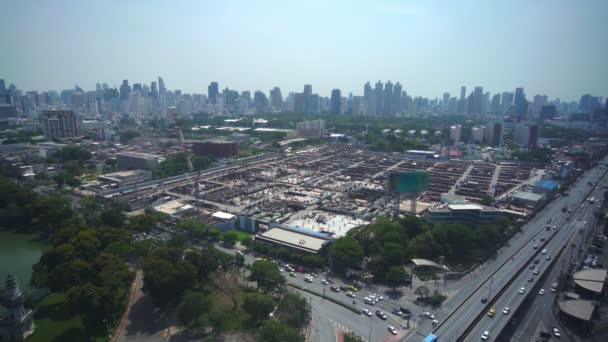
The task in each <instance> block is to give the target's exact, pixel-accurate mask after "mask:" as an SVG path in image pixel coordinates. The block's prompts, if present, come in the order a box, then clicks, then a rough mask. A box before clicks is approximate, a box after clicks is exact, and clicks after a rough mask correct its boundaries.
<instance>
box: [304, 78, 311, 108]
mask: <svg viewBox="0 0 608 342" xmlns="http://www.w3.org/2000/svg"><path fill="white" fill-rule="evenodd" d="M304 112H305V113H307V114H312V112H313V105H312V85H310V84H305V85H304Z"/></svg>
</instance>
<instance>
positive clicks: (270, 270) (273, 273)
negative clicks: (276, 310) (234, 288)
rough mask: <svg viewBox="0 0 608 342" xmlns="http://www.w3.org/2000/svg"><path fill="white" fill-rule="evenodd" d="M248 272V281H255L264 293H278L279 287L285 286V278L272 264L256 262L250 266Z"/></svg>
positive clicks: (263, 261) (264, 261)
mask: <svg viewBox="0 0 608 342" xmlns="http://www.w3.org/2000/svg"><path fill="white" fill-rule="evenodd" d="M250 271H251V273H250V275H249V280H251V281H255V282H256V283H257V285H258V288H259V289H260V290H262V292H264V293H268V292H270V291H273V290H274V291H280V287H281V286H283V285H284V284H285V277H283V275H282V274H281V272H279V268H278V267H277V265H276V264H275V263H273V262H270V261H266V260H258V261H256V262H254V263H253V265H251V270H250Z"/></svg>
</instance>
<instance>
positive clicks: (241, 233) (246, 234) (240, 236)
mask: <svg viewBox="0 0 608 342" xmlns="http://www.w3.org/2000/svg"><path fill="white" fill-rule="evenodd" d="M233 231H234V232H236V234H237V238H236V240H237V241H243V240H247V238H249V237H250V236H251V235H253V234H251V233H249V232H246V231H243V230H238V229H234V230H233Z"/></svg>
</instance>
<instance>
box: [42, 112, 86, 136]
mask: <svg viewBox="0 0 608 342" xmlns="http://www.w3.org/2000/svg"><path fill="white" fill-rule="evenodd" d="M40 119H41V121H42V128H43V130H44V138H45V139H46V140H54V139H70V138H76V137H78V136H79V135H80V130H79V129H78V120H77V119H76V115H75V114H74V111H72V110H71V109H55V110H45V111H43V112H42V115H41V117H40Z"/></svg>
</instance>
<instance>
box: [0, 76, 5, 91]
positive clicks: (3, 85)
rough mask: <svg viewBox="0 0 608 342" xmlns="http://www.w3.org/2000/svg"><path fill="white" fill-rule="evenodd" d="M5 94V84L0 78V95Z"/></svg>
mask: <svg viewBox="0 0 608 342" xmlns="http://www.w3.org/2000/svg"><path fill="white" fill-rule="evenodd" d="M4 94H6V84H5V83H4V80H3V79H0V95H4Z"/></svg>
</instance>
